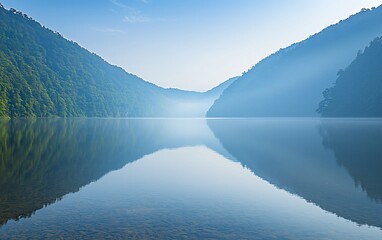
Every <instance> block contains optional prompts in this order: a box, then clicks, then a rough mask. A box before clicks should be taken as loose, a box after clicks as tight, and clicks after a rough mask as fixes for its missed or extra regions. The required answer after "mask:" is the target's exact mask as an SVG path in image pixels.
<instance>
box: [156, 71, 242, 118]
mask: <svg viewBox="0 0 382 240" xmlns="http://www.w3.org/2000/svg"><path fill="white" fill-rule="evenodd" d="M237 78H238V77H234V78H230V79H228V80H227V81H225V82H223V83H221V84H220V85H219V86H216V87H214V88H213V89H211V90H209V91H207V92H203V93H199V92H192V91H183V90H179V89H173V88H171V89H166V92H165V95H166V96H167V97H168V98H169V99H171V102H170V103H168V105H167V108H166V109H165V110H163V112H162V114H164V115H165V116H168V117H205V116H206V113H207V111H208V109H210V107H211V106H212V104H214V102H215V100H216V99H218V98H219V97H220V95H221V94H222V92H223V91H224V90H225V89H226V88H227V87H228V86H230V85H231V84H232V83H233V82H234V81H235V80H236V79H237ZM158 114H159V113H158Z"/></svg>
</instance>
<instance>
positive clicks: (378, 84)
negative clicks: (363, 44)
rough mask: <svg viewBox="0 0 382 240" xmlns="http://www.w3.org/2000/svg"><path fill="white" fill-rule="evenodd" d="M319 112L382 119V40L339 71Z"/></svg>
mask: <svg viewBox="0 0 382 240" xmlns="http://www.w3.org/2000/svg"><path fill="white" fill-rule="evenodd" d="M318 112H319V113H321V114H322V116H324V117H382V38H377V39H375V40H374V41H373V42H371V44H370V46H368V47H367V48H366V49H365V51H364V52H363V53H361V52H360V53H359V54H358V56H357V58H356V59H355V60H354V61H353V62H352V63H351V64H350V66H349V67H348V68H346V69H345V70H344V71H341V72H339V74H338V78H337V81H336V83H335V85H334V86H333V87H331V88H328V89H327V90H325V92H324V100H323V101H322V102H321V103H320V106H319V109H318Z"/></svg>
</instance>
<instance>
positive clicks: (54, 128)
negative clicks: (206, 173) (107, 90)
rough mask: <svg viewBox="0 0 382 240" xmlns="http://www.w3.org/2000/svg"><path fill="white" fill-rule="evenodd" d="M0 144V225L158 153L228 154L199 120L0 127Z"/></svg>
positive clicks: (17, 122) (10, 124) (49, 121)
mask: <svg viewBox="0 0 382 240" xmlns="http://www.w3.org/2000/svg"><path fill="white" fill-rule="evenodd" d="M184 126H187V128H184ZM0 139H1V140H0V153H1V155H0V224H4V223H6V222H7V221H8V220H9V219H19V218H22V217H29V216H31V215H32V214H33V213H34V212H35V211H36V210H38V209H41V208H43V207H44V206H46V205H49V204H51V203H54V202H56V201H57V200H59V199H60V198H61V197H62V196H64V195H65V194H68V193H71V192H76V191H78V190H79V189H80V188H81V187H82V186H84V185H86V184H89V183H90V182H92V181H95V180H97V179H99V178H101V177H102V176H104V175H105V174H106V173H108V172H110V171H112V170H116V169H120V168H121V167H123V166H124V165H125V164H127V163H129V162H132V161H134V160H137V159H140V158H141V157H143V156H144V155H147V154H150V153H153V152H156V151H158V150H160V149H164V148H176V147H180V146H193V145H206V146H209V147H210V148H211V149H217V151H219V152H222V153H223V154H225V155H227V154H228V153H225V151H224V150H223V149H221V146H220V145H219V144H218V142H217V141H216V139H214V138H213V135H212V133H211V132H210V131H209V129H208V127H207V125H206V124H205V122H204V121H203V120H195V121H193V120H183V121H176V120H126V119H112V120H108V119H39V120H34V121H29V120H14V121H2V122H1V123H0Z"/></svg>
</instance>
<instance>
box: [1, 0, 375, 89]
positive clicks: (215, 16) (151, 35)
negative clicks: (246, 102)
mask: <svg viewBox="0 0 382 240" xmlns="http://www.w3.org/2000/svg"><path fill="white" fill-rule="evenodd" d="M1 2H2V3H3V4H4V6H5V7H7V8H11V7H13V8H16V9H17V10H20V11H22V12H24V13H26V14H28V15H29V16H31V17H32V18H34V19H35V20H37V21H39V22H40V23H41V24H43V25H45V26H47V27H48V28H51V29H52V30H55V31H58V32H60V33H61V34H62V35H63V36H64V37H66V38H68V39H70V40H73V41H75V42H77V43H79V44H80V45H81V46H83V47H85V48H86V49H88V50H89V51H91V52H95V53H96V54H98V55H100V56H101V57H102V58H104V59H105V60H106V61H108V62H109V63H111V64H114V65H117V66H120V67H122V68H124V69H125V70H126V71H128V72H130V73H133V74H135V75H137V76H139V77H141V78H143V79H144V80H146V81H149V82H152V83H154V84H156V85H159V86H162V87H165V88H179V89H184V90H194V91H205V90H208V89H211V88H213V87H215V86H217V85H218V84H220V83H222V82H223V81H225V80H227V79H229V78H231V77H234V76H238V75H241V73H242V72H244V71H246V70H248V69H249V68H250V67H251V66H252V65H255V64H256V63H257V62H258V61H260V60H261V59H263V58H264V57H266V56H268V55H270V54H272V53H273V52H275V51H277V50H278V49H280V48H284V47H287V46H289V45H291V44H293V43H295V42H299V41H301V40H304V39H306V38H307V37H309V36H310V35H312V34H314V33H317V32H319V31H320V30H322V29H323V28H325V27H327V26H329V25H331V24H334V23H337V22H338V21H340V20H341V19H345V18H347V17H348V16H350V15H352V14H355V13H357V12H359V11H360V10H361V8H371V7H377V6H379V5H380V4H382V0H365V1H361V0H351V1H349V0H346V1H345V0H338V1H329V0H325V1H310V2H303V3H302V2H299V1H295V0H289V1H276V0H272V1H266V2H265V1H257V0H256V1H249V0H241V1H228V0H224V1H213V0H209V1H199V0H198V1H187V2H186V1H182V2H181V3H180V2H178V1H172V0H166V1H161V2H160V3H159V2H158V1H155V0H107V1H106V0H105V1H101V0H96V1H92V3H91V4H89V3H88V2H85V1H81V2H79V1H75V0H69V1H65V2H59V1H47V0H40V1H18V2H15V1H11V0H3V1H1Z"/></svg>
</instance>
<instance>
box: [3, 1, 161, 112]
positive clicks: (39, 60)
mask: <svg viewBox="0 0 382 240" xmlns="http://www.w3.org/2000/svg"><path fill="white" fill-rule="evenodd" d="M158 90H160V89H159V88H158V87H156V86H155V85H153V84H150V83H147V82H145V81H143V80H142V79H140V78H138V77H136V76H134V75H132V74H129V73H127V72H125V71H124V70H122V69H121V68H118V67H115V66H112V65H110V64H108V63H107V62H105V61H104V60H103V59H101V58H100V57H98V56H96V55H95V54H92V53H90V52H88V51H87V50H85V49H83V48H81V47H80V46H79V45H77V44H76V43H74V42H71V41H68V40H66V39H64V38H63V37H62V36H60V35H59V34H58V33H54V32H53V31H51V30H49V29H46V28H44V27H42V26H41V25H40V24H39V23H37V22H36V21H34V20H32V19H30V18H29V17H28V16H26V15H24V14H22V13H20V12H17V11H16V10H13V9H11V10H9V11H8V10H6V9H4V8H0V96H1V98H0V106H1V107H0V116H10V117H26V116H38V117H42V116H51V115H57V116H150V115H152V114H153V109H155V110H156V111H158V109H160V108H161V106H160V105H159V104H161V103H162V104H163V102H162V101H163V99H162V98H163V96H161V94H160V93H159V92H158Z"/></svg>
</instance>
